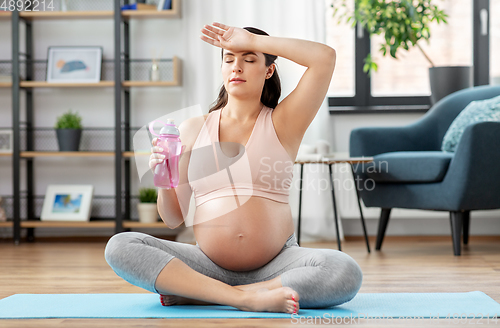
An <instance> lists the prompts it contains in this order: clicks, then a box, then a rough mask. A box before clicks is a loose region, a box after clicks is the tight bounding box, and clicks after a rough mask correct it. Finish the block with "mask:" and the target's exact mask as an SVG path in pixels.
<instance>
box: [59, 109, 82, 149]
mask: <svg viewBox="0 0 500 328" xmlns="http://www.w3.org/2000/svg"><path fill="white" fill-rule="evenodd" d="M54 128H55V129H56V134H57V142H58V144H59V151H78V149H79V148H80V140H81V137H82V118H81V116H80V115H78V112H75V113H72V112H71V109H70V110H69V111H68V112H66V113H64V114H63V115H61V116H59V117H57V120H56V124H55V126H54Z"/></svg>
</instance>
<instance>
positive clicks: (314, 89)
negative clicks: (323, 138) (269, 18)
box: [201, 23, 336, 144]
mask: <svg viewBox="0 0 500 328" xmlns="http://www.w3.org/2000/svg"><path fill="white" fill-rule="evenodd" d="M202 31H203V34H204V35H202V36H201V38H202V40H204V41H205V42H208V43H210V44H212V45H214V46H217V47H221V48H224V49H227V50H232V51H244V50H253V51H259V52H263V53H268V54H271V55H275V56H279V57H283V58H286V59H289V60H291V61H293V62H295V63H297V64H299V65H302V66H305V67H307V70H306V71H305V72H304V75H303V76H302V78H301V79H300V81H299V83H298V85H297V87H296V88H295V89H294V90H293V91H292V92H291V93H290V94H289V95H288V96H287V97H286V98H285V99H283V101H281V102H280V103H279V104H278V106H276V108H275V110H274V114H273V116H274V122H275V128H276V130H277V131H279V134H280V135H282V136H285V137H286V139H287V140H288V141H290V142H291V143H294V144H295V142H294V141H296V142H297V143H300V140H302V137H303V135H304V133H305V132H306V130H307V128H308V127H309V125H310V124H311V122H312V121H313V119H314V117H315V116H316V113H317V112H318V109H319V108H320V106H321V104H322V103H323V101H324V99H325V96H326V93H327V91H328V88H329V86H330V81H331V79H332V75H333V71H334V69H335V61H336V52H335V50H334V49H333V48H331V47H329V46H327V45H325V44H322V43H319V42H313V41H308V40H301V39H294V38H282V37H273V36H264V35H257V34H253V33H250V32H248V31H246V30H244V29H241V28H237V27H232V26H227V25H224V24H220V23H213V26H210V25H205V29H204V30H202Z"/></svg>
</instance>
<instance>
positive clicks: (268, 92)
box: [208, 27, 281, 113]
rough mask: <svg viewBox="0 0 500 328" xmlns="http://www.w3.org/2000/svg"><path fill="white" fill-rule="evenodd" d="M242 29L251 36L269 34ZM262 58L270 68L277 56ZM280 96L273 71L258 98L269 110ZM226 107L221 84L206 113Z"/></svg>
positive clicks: (250, 28)
mask: <svg viewBox="0 0 500 328" xmlns="http://www.w3.org/2000/svg"><path fill="white" fill-rule="evenodd" d="M243 29H245V30H247V31H248V32H250V33H253V34H259V35H267V36H269V34H267V33H266V32H264V31H262V30H259V29H258V28H255V27H244V28H243ZM221 57H222V59H224V49H222V50H221ZM264 57H265V58H266V66H267V67H269V66H271V64H273V63H274V62H275V61H276V58H278V57H277V56H274V55H269V54H266V53H264ZM280 96H281V82H280V77H279V75H278V71H277V70H276V69H275V70H274V73H273V75H272V76H271V77H270V78H268V79H266V82H265V83H264V88H263V89H262V95H261V96H260V101H261V102H262V103H263V104H264V106H267V107H269V108H275V107H276V106H277V105H278V100H279V99H280ZM226 105H227V91H226V88H225V87H224V83H223V84H222V86H221V88H220V91H219V97H218V98H217V100H216V101H214V102H213V103H212V106H211V107H210V110H209V111H208V112H209V113H210V112H212V111H214V110H217V109H220V108H223V107H224V106H226Z"/></svg>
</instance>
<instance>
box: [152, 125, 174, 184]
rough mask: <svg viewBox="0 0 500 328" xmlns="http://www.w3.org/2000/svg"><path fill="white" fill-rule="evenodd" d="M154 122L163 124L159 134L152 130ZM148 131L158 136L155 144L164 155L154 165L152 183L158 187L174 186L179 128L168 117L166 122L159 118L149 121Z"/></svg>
mask: <svg viewBox="0 0 500 328" xmlns="http://www.w3.org/2000/svg"><path fill="white" fill-rule="evenodd" d="M155 122H159V123H162V124H163V125H164V127H162V128H161V130H160V134H159V135H158V134H156V133H155V132H154V130H153V125H154V124H155ZM149 131H150V132H151V134H152V135H154V136H157V137H158V142H157V144H156V145H157V147H160V148H162V149H163V152H162V154H163V155H165V159H164V160H163V162H162V163H160V164H158V165H156V167H155V172H154V184H155V186H157V187H160V188H167V189H170V188H176V187H177V186H178V185H179V158H180V155H181V151H182V144H181V139H180V138H179V134H180V133H179V130H178V129H177V127H176V126H175V124H174V120H173V119H171V118H169V119H167V123H163V122H162V121H160V120H156V121H153V122H151V123H149Z"/></svg>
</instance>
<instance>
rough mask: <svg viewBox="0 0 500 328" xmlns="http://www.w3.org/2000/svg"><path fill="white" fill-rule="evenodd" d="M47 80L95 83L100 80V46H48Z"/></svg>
mask: <svg viewBox="0 0 500 328" xmlns="http://www.w3.org/2000/svg"><path fill="white" fill-rule="evenodd" d="M47 58H48V62H47V82H57V83H61V82H62V83H64V82H67V83H77V82H83V83H97V82H99V81H100V80H101V64H102V47H100V46H85V47H78V46H73V47H69V46H65V47H63V46H57V47H54V46H52V47H49V50H48V54H47Z"/></svg>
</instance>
